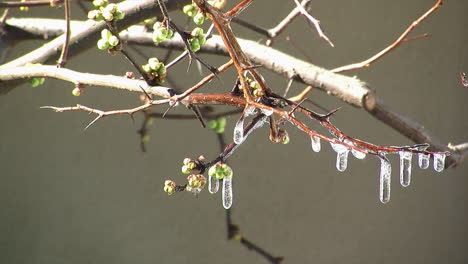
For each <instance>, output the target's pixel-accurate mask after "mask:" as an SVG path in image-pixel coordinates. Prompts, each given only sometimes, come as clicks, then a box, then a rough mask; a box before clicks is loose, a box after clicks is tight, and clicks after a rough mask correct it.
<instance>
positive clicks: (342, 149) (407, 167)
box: [311, 136, 446, 203]
mask: <svg viewBox="0 0 468 264" xmlns="http://www.w3.org/2000/svg"><path fill="white" fill-rule="evenodd" d="M311 141H312V149H313V150H314V151H315V152H319V151H320V138H318V137H316V136H312V137H311ZM344 143H345V144H347V145H350V146H352V145H353V143H352V142H351V141H347V140H344ZM330 144H331V146H332V148H333V150H334V151H335V152H336V168H337V169H338V170H339V171H345V170H346V167H347V165H348V154H349V152H350V151H351V153H352V154H353V156H354V157H356V158H358V159H364V158H365V157H366V154H365V153H363V152H360V151H357V150H354V149H351V150H349V149H348V148H347V147H346V146H344V145H341V144H339V143H330ZM427 147H428V145H422V146H420V148H419V149H418V150H419V151H425V150H426V148H427ZM379 154H380V156H379V158H380V185H379V198H380V201H381V202H382V203H388V201H390V182H391V173H392V167H391V164H390V161H389V160H388V159H387V158H386V157H385V153H379ZM398 154H399V155H400V183H401V185H402V186H403V187H408V186H409V185H410V182H411V162H412V158H413V153H412V152H411V151H408V150H404V149H402V150H400V151H399V152H398ZM417 155H418V165H419V167H420V168H421V169H427V168H429V162H430V156H431V154H426V153H418V154H417ZM432 157H433V159H434V164H433V165H434V170H435V171H437V172H441V171H442V170H444V167H445V157H446V153H434V154H432Z"/></svg>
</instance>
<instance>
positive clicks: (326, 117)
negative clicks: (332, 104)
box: [321, 106, 341, 120]
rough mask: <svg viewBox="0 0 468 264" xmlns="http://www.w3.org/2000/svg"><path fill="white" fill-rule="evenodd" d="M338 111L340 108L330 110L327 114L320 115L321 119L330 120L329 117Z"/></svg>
mask: <svg viewBox="0 0 468 264" xmlns="http://www.w3.org/2000/svg"><path fill="white" fill-rule="evenodd" d="M340 109H341V106H340V107H338V108H335V109H333V110H331V111H330V112H328V114H326V115H322V116H321V117H322V118H324V119H326V120H328V118H330V116H332V115H333V114H335V113H336V112H337V111H338V110H340Z"/></svg>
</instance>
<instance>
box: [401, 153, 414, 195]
mask: <svg viewBox="0 0 468 264" xmlns="http://www.w3.org/2000/svg"><path fill="white" fill-rule="evenodd" d="M399 154H400V183H401V186H403V187H408V186H409V185H410V182H411V158H412V157H413V154H412V153H411V152H409V151H400V152H399Z"/></svg>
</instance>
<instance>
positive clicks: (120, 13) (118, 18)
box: [114, 10, 125, 20]
mask: <svg viewBox="0 0 468 264" xmlns="http://www.w3.org/2000/svg"><path fill="white" fill-rule="evenodd" d="M114 17H115V19H116V20H121V19H124V17H125V14H124V13H122V12H120V11H119V10H117V11H116V12H115V14H114Z"/></svg>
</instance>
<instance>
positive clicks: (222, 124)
mask: <svg viewBox="0 0 468 264" xmlns="http://www.w3.org/2000/svg"><path fill="white" fill-rule="evenodd" d="M218 126H219V127H223V128H225V127H226V118H225V117H220V118H218Z"/></svg>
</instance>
